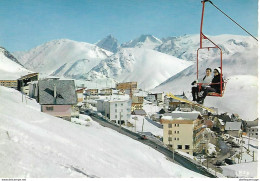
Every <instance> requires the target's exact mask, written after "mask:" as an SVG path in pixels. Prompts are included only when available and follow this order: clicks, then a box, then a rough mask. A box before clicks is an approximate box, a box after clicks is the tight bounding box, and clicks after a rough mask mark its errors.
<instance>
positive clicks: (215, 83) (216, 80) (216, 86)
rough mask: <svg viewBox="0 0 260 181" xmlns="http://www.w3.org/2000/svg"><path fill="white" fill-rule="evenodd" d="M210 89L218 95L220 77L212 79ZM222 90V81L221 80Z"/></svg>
mask: <svg viewBox="0 0 260 181" xmlns="http://www.w3.org/2000/svg"><path fill="white" fill-rule="evenodd" d="M211 83H212V84H211V85H210V87H212V88H213V89H215V90H216V93H219V94H220V75H216V76H214V77H213V79H212V82H211ZM222 89H224V80H223V78H222Z"/></svg>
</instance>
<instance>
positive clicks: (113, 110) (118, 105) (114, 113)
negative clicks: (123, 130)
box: [97, 98, 131, 124]
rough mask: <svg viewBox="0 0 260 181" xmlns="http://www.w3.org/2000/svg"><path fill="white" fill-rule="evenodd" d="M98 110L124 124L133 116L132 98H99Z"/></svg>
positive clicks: (112, 119)
mask: <svg viewBox="0 0 260 181" xmlns="http://www.w3.org/2000/svg"><path fill="white" fill-rule="evenodd" d="M97 111H99V112H101V113H102V114H103V115H104V116H106V117H107V118H109V119H110V120H111V121H113V122H115V123H117V124H120V123H121V124H124V123H126V122H128V121H129V120H130V117H131V100H130V99H127V100H126V99H114V98H111V99H105V100H97Z"/></svg>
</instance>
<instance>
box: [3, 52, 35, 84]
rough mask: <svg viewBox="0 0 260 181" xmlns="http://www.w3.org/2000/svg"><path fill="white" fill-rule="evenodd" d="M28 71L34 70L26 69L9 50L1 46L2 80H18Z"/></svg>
mask: <svg viewBox="0 0 260 181" xmlns="http://www.w3.org/2000/svg"><path fill="white" fill-rule="evenodd" d="M28 73H32V72H31V71H29V70H26V69H25V68H24V67H23V66H22V65H21V64H20V62H18V60H17V59H16V58H15V57H14V56H13V55H12V54H10V53H9V51H7V50H6V49H5V48H3V47H0V80H16V79H18V78H20V77H21V76H23V75H26V74H28Z"/></svg>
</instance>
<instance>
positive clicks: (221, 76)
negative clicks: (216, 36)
mask: <svg viewBox="0 0 260 181" xmlns="http://www.w3.org/2000/svg"><path fill="white" fill-rule="evenodd" d="M205 2H209V3H210V4H212V5H213V6H214V7H215V8H216V9H217V10H219V11H220V12H221V13H222V14H224V15H225V16H226V17H228V18H229V19H230V20H231V21H233V22H234V23H235V24H236V25H238V26H239V27H240V28H241V29H243V30H244V31H245V32H246V33H247V34H249V35H250V36H251V37H253V38H254V39H255V40H256V41H258V39H257V38H256V37H254V36H253V35H252V34H250V33H249V32H248V31H247V30H246V29H244V28H243V27H242V26H241V25H239V24H238V23H237V22H236V21H234V20H233V19H232V18H231V17H229V16H228V15H227V14H226V13H224V12H223V11H222V10H221V9H219V8H218V7H217V6H216V5H215V4H213V2H212V1H210V0H202V1H201V3H202V16H201V24H200V47H199V48H198V50H197V79H198V78H199V51H200V50H202V49H207V50H208V51H209V50H211V49H218V50H219V52H220V58H219V60H220V67H219V68H220V70H221V72H220V83H217V84H220V93H216V92H210V93H208V96H216V97H222V96H223V95H224V92H225V87H226V84H227V81H226V80H224V81H223V66H222V49H221V48H220V47H219V46H218V45H217V44H215V43H214V42H213V41H212V40H210V39H209V38H208V37H207V36H205V35H204V34H203V32H202V27H203V18H204V9H205ZM202 40H208V41H209V42H211V43H212V44H213V45H212V46H203V43H202ZM201 86H202V83H199V88H201Z"/></svg>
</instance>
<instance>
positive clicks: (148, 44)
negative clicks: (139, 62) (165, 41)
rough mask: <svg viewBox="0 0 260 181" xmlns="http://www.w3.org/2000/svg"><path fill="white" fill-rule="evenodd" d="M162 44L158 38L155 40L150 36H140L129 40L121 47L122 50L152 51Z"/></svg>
mask: <svg viewBox="0 0 260 181" xmlns="http://www.w3.org/2000/svg"><path fill="white" fill-rule="evenodd" d="M161 44H162V41H161V40H160V39H159V38H156V37H154V36H152V35H141V36H140V37H138V38H136V39H134V40H131V41H129V42H127V43H124V44H122V45H121V47H123V48H134V47H139V48H149V49H154V48H155V47H157V46H159V45H161Z"/></svg>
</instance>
